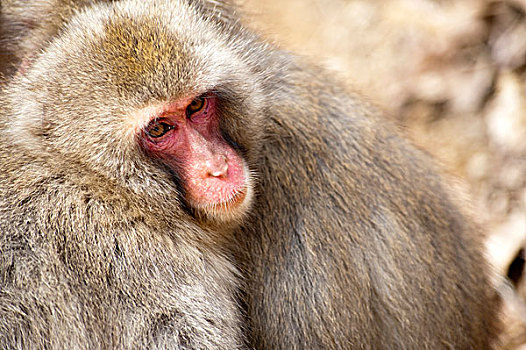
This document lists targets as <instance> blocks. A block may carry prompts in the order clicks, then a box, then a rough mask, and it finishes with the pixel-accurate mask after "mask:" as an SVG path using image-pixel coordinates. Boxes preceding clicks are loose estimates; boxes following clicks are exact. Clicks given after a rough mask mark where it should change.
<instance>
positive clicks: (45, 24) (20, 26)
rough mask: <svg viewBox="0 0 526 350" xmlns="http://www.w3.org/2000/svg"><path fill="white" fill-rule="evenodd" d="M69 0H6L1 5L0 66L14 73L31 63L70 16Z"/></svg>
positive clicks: (71, 6) (79, 3)
mask: <svg viewBox="0 0 526 350" xmlns="http://www.w3.org/2000/svg"><path fill="white" fill-rule="evenodd" d="M83 2H84V1H77V2H74V3H75V4H72V3H73V1H71V0H5V1H3V0H2V2H1V4H0V64H1V65H2V67H0V69H1V70H2V72H4V73H8V74H9V73H14V72H16V71H17V70H20V69H22V70H23V69H24V66H27V65H29V64H30V61H31V57H33V56H34V55H35V54H36V53H37V52H39V51H40V50H41V49H43V48H44V47H45V46H46V45H47V44H48V43H49V41H50V40H51V38H52V37H53V36H54V35H56V34H57V33H58V31H59V30H60V28H61V27H62V25H63V24H64V22H65V21H66V20H67V19H68V18H69V17H70V16H71V14H72V13H73V11H74V10H75V8H74V7H79V6H80V5H81V4H82V3H83Z"/></svg>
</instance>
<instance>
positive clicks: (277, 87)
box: [0, 0, 499, 349]
mask: <svg viewBox="0 0 526 350" xmlns="http://www.w3.org/2000/svg"><path fill="white" fill-rule="evenodd" d="M3 11H4V12H3V18H2V23H4V26H6V27H7V28H19V27H23V28H24V30H22V31H21V34H19V35H17V36H15V37H13V39H11V41H10V45H11V46H10V47H11V50H12V52H14V54H15V55H16V56H17V60H18V61H19V62H21V65H22V66H24V67H26V68H24V69H22V70H19V72H18V73H17V74H15V76H14V78H13V79H10V80H9V81H8V82H7V84H6V87H5V88H4V89H3V92H2V95H4V96H5V97H3V99H2V100H3V102H2V110H3V114H4V116H3V117H2V121H1V123H2V128H1V130H2V135H3V136H2V141H1V142H2V145H1V147H0V148H1V149H2V157H1V158H2V163H1V164H2V165H1V169H2V173H3V175H2V180H1V181H0V185H2V186H0V187H2V189H1V190H0V191H2V192H1V198H2V202H1V205H0V214H1V218H2V219H1V222H2V226H1V227H2V229H1V232H2V240H3V242H2V243H3V244H2V245H1V246H2V247H4V246H7V247H10V248H9V253H8V254H5V253H3V254H2V256H3V263H2V267H1V269H0V271H2V273H1V276H3V277H2V278H3V279H2V290H8V292H7V293H6V292H3V294H2V295H3V296H2V298H1V299H0V310H1V312H2V317H0V319H1V320H4V321H2V322H3V326H2V327H1V328H0V332H1V333H0V334H1V336H2V338H0V339H2V341H3V342H5V341H6V340H5V339H8V340H9V341H10V343H9V344H17V345H18V344H20V342H21V341H22V340H20V339H23V341H24V342H28V341H30V340H27V339H32V341H33V342H34V341H35V339H37V335H34V334H36V333H39V335H38V336H40V338H39V339H60V341H69V342H74V341H75V342H76V343H73V344H81V342H82V341H85V339H86V338H89V339H90V341H91V343H90V345H93V344H95V345H96V344H99V343H100V342H101V341H107V342H109V340H108V339H109V338H110V335H109V334H111V336H112V337H119V338H118V342H117V341H116V340H112V342H111V343H110V345H113V346H115V347H118V346H120V345H121V344H130V342H131V340H129V339H138V338H140V335H137V333H138V331H137V330H136V329H131V327H132V325H133V326H136V325H137V322H136V321H135V319H134V317H133V314H131V313H132V311H133V312H135V313H136V314H135V317H136V318H137V317H138V316H137V313H140V312H143V313H147V314H149V315H150V314H152V313H154V312H155V310H158V308H157V309H156V305H158V304H162V302H159V298H160V297H159V298H156V297H155V296H149V298H148V297H144V296H142V295H143V294H144V293H149V292H150V293H151V291H152V290H153V291H156V290H157V289H156V288H153V287H151V286H150V285H149V284H151V283H155V281H165V280H164V279H163V277H164V278H169V276H172V275H173V274H174V273H175V271H181V272H182V273H184V272H187V271H188V269H191V271H192V272H194V273H195V270H198V271H199V272H200V273H201V274H195V275H192V281H193V283H195V284H197V285H198V286H201V287H203V289H202V290H201V292H208V289H207V288H208V285H204V284H205V283H206V282H210V281H216V282H217V283H221V282H222V281H224V280H225V279H226V280H227V281H230V276H231V275H230V274H227V273H225V269H226V270H230V271H231V270H232V269H239V273H240V275H241V276H240V278H242V281H240V284H237V285H236V284H235V283H231V284H230V285H229V287H228V288H225V289H223V291H225V290H228V291H229V292H230V296H231V297H232V298H235V299H236V300H237V301H238V303H239V305H238V306H239V309H240V310H241V311H240V312H241V313H242V317H243V318H244V319H243V322H242V324H243V325H242V327H239V329H240V330H241V331H242V332H243V336H244V337H246V338H247V342H248V346H249V347H250V348H254V349H399V348H400V349H442V348H453V349H491V348H492V347H493V341H492V340H493V339H494V338H495V337H496V334H497V332H498V327H499V324H498V321H497V317H495V316H496V314H497V312H498V308H499V300H498V298H497V297H496V294H495V291H494V288H493V287H492V285H491V283H490V273H491V271H490V268H489V266H488V263H487V261H486V260H485V258H484V256H483V253H482V242H481V240H482V238H481V237H480V236H479V235H478V230H479V229H478V228H477V227H476V225H474V224H473V223H472V222H471V220H470V219H469V217H468V216H467V215H466V214H464V213H463V208H462V207H461V204H460V203H457V201H456V200H455V198H454V196H453V194H452V193H450V189H449V188H448V184H447V183H446V181H445V180H444V179H443V176H442V175H440V171H439V169H438V168H437V166H436V165H434V162H433V161H432V160H431V159H430V157H429V156H428V155H427V154H426V153H425V152H424V151H421V150H419V149H418V148H417V147H415V146H413V145H412V144H411V143H410V142H409V141H407V140H406V138H405V137H404V136H403V134H402V133H401V132H400V131H398V129H397V128H396V127H395V126H393V125H391V123H390V122H388V121H387V120H386V119H385V118H384V117H383V116H382V112H381V111H379V110H378V109H377V108H376V107H374V106H373V104H371V103H369V102H368V101H367V100H366V99H364V98H363V97H361V96H360V95H358V94H357V93H354V92H349V91H348V90H347V88H345V87H344V86H343V84H342V83H340V82H338V79H337V78H334V77H333V76H332V75H331V74H329V73H327V72H326V71H324V70H323V69H322V68H318V67H317V66H316V65H313V64H311V63H309V62H308V61H307V60H306V59H303V58H300V57H297V56H295V55H294V54H291V53H289V52H287V51H286V50H283V49H280V48H279V47H276V46H275V45H273V44H271V43H269V42H268V41H267V40H265V39H264V38H261V37H260V36H259V35H258V34H257V33H256V32H254V31H252V30H251V29H250V28H249V25H247V24H246V23H245V21H246V19H243V18H241V17H240V16H238V13H239V10H238V9H237V8H236V6H235V4H232V3H230V2H229V1H219V0H147V1H139V0H119V1H103V0H99V1H96V0H91V1H90V0H78V1H74V0H47V1H44V0H42V1H37V0H31V1H26V2H22V1H19V0H9V1H8V3H7V5H4V9H3ZM194 111H196V112H194ZM194 113H197V115H195V116H193V115H194ZM13 155H16V156H13ZM203 157H204V158H203ZM195 159H200V161H195ZM40 164H44V165H45V167H44V166H43V165H42V166H41V165H40ZM43 167H44V168H45V169H42V168H43ZM8 169H9V170H8ZM203 169H204V170H205V173H206V177H205V178H206V181H203V180H202V174H201V171H202V170H203ZM65 174H67V176H65ZM198 174H201V175H198ZM125 194H126V195H125ZM72 196H73V198H72ZM95 203H97V204H98V205H95ZM141 203H142V204H141ZM123 212H126V213H129V216H126V219H124V218H123V217H122V216H123V215H124V214H123ZM86 213H87V214H86ZM95 214H96V215H95ZM72 218H74V219H75V221H74V222H77V221H82V224H78V225H76V226H74V227H73V224H72V220H73V219H72ZM95 219H96V220H95ZM42 224H45V225H47V226H45V227H44V228H42ZM119 225H120V226H121V227H122V226H125V227H126V230H123V232H127V234H124V237H122V236H120V235H118V234H117V233H116V232H115V231H116V230H118V229H119ZM78 226H80V227H81V228H82V230H75V228H78ZM189 227H191V229H190V228H189ZM65 228H66V229H69V230H70V231H71V232H65V230H66V229H65ZM86 228H90V230H89V231H88V230H86ZM142 228H144V231H142V230H140V229H142ZM163 228H165V230H162V229H163ZM201 230H202V231H201ZM130 231H131V232H130ZM159 231H163V232H166V231H169V232H171V233H172V234H173V235H175V234H177V233H178V232H179V233H181V234H183V235H184V239H183V238H181V237H179V235H177V236H176V237H177V238H179V240H178V239H175V238H172V237H171V236H170V237H168V239H164V240H162V243H159V245H158V246H156V247H157V248H158V249H155V253H152V254H151V255H149V257H151V259H153V258H154V257H155V259H161V258H159V256H161V257H163V256H166V255H167V254H169V259H162V260H161V261H160V263H158V264H157V263H153V262H152V261H150V260H147V263H149V267H143V268H144V269H146V272H150V273H151V271H152V270H153V271H156V272H157V274H156V275H155V276H153V278H152V277H150V278H139V277H137V274H138V273H140V272H141V271H143V268H141V266H143V264H133V265H127V266H122V265H121V266H120V268H118V269H117V271H115V270H112V267H113V266H114V265H110V266H108V265H107V264H104V262H105V261H107V260H105V259H109V258H111V259H113V260H119V259H118V258H117V256H119V257H120V256H122V254H123V251H124V252H126V253H128V254H130V252H143V253H141V254H144V249H146V248H144V247H142V245H143V244H146V243H147V244H154V242H157V240H159V239H160V238H159V237H166V236H163V235H162V234H160V233H159ZM26 232H29V233H30V234H29V237H30V238H28V234H26ZM50 232H51V233H52V234H51V236H52V237H53V238H49V237H48V236H50V234H49V233H50ZM73 232H76V234H73ZM78 232H82V234H79V233H78ZM119 232H121V231H119ZM137 232H148V233H143V235H145V236H144V239H143V240H142V241H141V243H142V244H140V245H139V244H135V245H134V246H133V248H131V247H130V246H129V245H130V244H132V243H137V242H136V241H133V238H134V237H137V235H138V233H137ZM22 233H23V234H22ZM43 233H46V235H43ZM130 235H131V237H132V238H130ZM189 236H190V237H193V238H194V240H192V239H191V238H190V237H189ZM116 237H118V238H120V240H118V239H117V238H116ZM141 237H143V236H141ZM170 238H171V239H170ZM101 239H108V240H109V242H107V241H104V240H103V241H101ZM180 240H182V242H183V243H181V244H182V245H179V248H180V250H179V251H178V252H177V254H176V253H173V254H170V251H171V250H170V249H174V248H173V245H172V243H173V244H174V245H175V246H176V247H178V245H177V242H180ZM6 241H7V242H8V243H4V242H6ZM130 241H131V242H130ZM174 241H175V242H176V243H174ZM105 242H107V244H106V245H105V244H104V243H105ZM189 242H195V244H193V245H192V244H191V243H189ZM117 243H118V244H117ZM217 243H220V245H221V246H223V245H224V247H225V248H226V251H224V254H227V256H228V257H230V255H229V254H231V257H232V259H235V261H233V262H234V265H233V266H230V265H229V266H228V268H225V269H222V270H220V271H216V272H213V271H212V272H210V274H207V273H205V272H208V270H207V269H208V268H209V266H208V265H207V266H206V269H205V266H203V260H202V259H201V260H199V259H195V258H194V259H192V258H191V256H189V253H188V250H190V247H192V248H194V249H197V250H199V251H201V252H207V253H208V254H211V251H215V250H212V249H213V248H211V247H214V246H215V245H214V244H217ZM106 247H107V249H104V248H106ZM135 247H136V249H134V248H135ZM4 249H5V248H4ZM29 250H31V251H32V252H33V253H32V254H33V255H29V254H28V252H27V251H29ZM181 251H182V252H186V253H187V254H180V253H181ZM51 252H53V254H55V257H54V258H53V259H55V260H53V261H57V262H56V263H55V264H50V263H49V261H50V259H52V258H51V257H49V255H51ZM222 252H223V251H222ZM37 253H39V254H43V253H46V254H48V256H46V257H45V258H40V259H37V258H36V257H35V254H37ZM13 255H17V256H16V257H14V258H9V257H10V256H13ZM6 256H7V258H6ZM134 256H135V255H134ZM22 257H23V260H22ZM108 257H109V258H108ZM215 257H217V255H215ZM128 259H130V258H128ZM128 259H125V261H126V262H128V261H129V260H128ZM170 259H176V261H178V262H179V266H181V267H180V268H178V269H176V268H170V267H171V266H173V264H174V263H173V261H172V260H170ZM43 261H46V262H48V263H47V265H46V264H42V262H43ZM121 261H122V259H121ZM155 261H158V260H155ZM72 264H73V265H74V268H69V270H68V271H67V273H66V272H64V270H63V269H64V266H68V267H69V266H72ZM50 265H51V266H50ZM44 266H48V267H47V268H46V267H44ZM57 266H59V267H61V269H60V270H58V271H57V268H58V267H57ZM154 267H155V268H154ZM192 268H194V269H192ZM114 269H115V268H114ZM158 269H160V270H158ZM101 270H104V271H109V272H107V273H106V274H105V276H106V279H107V280H108V283H107V284H103V283H102V282H101V280H102V279H101V276H100V272H101ZM31 272H33V273H32V274H31ZM110 272H111V273H110ZM146 272H144V273H145V274H146ZM73 273H74V276H71V275H69V274H73ZM28 276H30V277H28ZM42 276H44V277H45V276H47V277H46V278H47V280H45V281H43V280H42V279H43V278H44V277H42ZM148 276H150V275H148ZM167 276H168V277H167ZM24 278H25V280H24V281H26V282H24V283H22V282H20V280H21V279H24ZM214 278H215V279H214ZM50 279H51V281H50ZM34 281H37V282H38V281H40V284H38V286H35V282H34ZM132 281H133V282H132ZM135 281H137V282H135ZM145 281H148V285H147V284H146V282H145ZM29 282H31V283H33V284H31V283H29ZM71 283H73V284H74V285H75V288H73V287H72V286H71V285H70V284H71ZM88 283H90V284H89V286H87V285H86V284H88ZM187 283H188V282H187V281H186V280H185V281H181V280H176V281H173V282H172V283H166V284H163V286H164V288H165V289H164V290H166V293H173V295H181V294H182V295H184V296H186V297H191V295H192V293H193V292H194V290H185V291H184V292H181V291H180V290H181V289H184V288H183V287H185V286H187ZM79 284H80V285H79ZM236 286H237V287H238V288H239V289H236ZM48 287H49V288H48ZM124 287H127V289H126V291H127V293H124V292H122V289H123V288H124ZM7 288H9V289H7ZM42 288H48V290H53V291H57V290H58V291H61V293H62V296H60V300H57V299H56V298H57V297H52V296H50V295H49V294H46V296H45V297H43V296H42V297H41V298H40V299H39V302H40V304H38V307H32V306H33V305H34V304H31V302H30V301H29V299H30V298H31V297H33V296H34V295H35V294H37V295H38V293H44V292H43V291H42ZM130 290H133V292H134V293H138V294H139V296H141V297H140V298H139V297H136V298H135V299H133V300H134V303H133V305H138V306H137V307H141V306H142V308H141V309H140V310H139V311H137V310H135V309H134V308H133V307H131V306H130V305H128V307H127V308H126V306H125V305H123V304H124V303H125V301H126V299H125V298H124V297H121V298H117V297H116V296H115V295H116V294H119V295H121V296H122V295H124V296H126V297H129V296H130V294H131V292H130ZM228 291H227V293H220V296H223V298H221V299H220V301H222V302H224V300H225V298H226V299H227V298H228V297H227V295H228ZM236 293H239V295H238V294H236ZM86 295H89V297H88V296H86ZM54 298H55V299H54ZM123 298H124V299H123ZM150 298H151V299H150ZM209 298H212V301H214V300H215V301H217V300H218V299H217V298H218V296H217V293H216V292H215V291H214V292H210V293H208V294H206V295H204V296H203V298H200V299H198V300H195V303H197V305H200V306H201V307H202V308H200V309H199V310H200V312H198V313H197V314H191V311H192V310H189V309H188V310H185V312H184V314H185V315H187V316H188V317H190V316H194V317H198V316H200V315H201V311H202V309H205V310H208V305H209V302H210V299H209ZM152 299H153V301H152V302H151V303H146V302H145V300H150V301H151V300H152ZM192 299H193V298H192ZM53 300H54V301H53ZM116 300H118V301H119V303H120V304H119V305H117V306H115V305H113V304H112V302H113V303H117V301H116ZM109 301H111V302H109ZM201 303H202V304H201ZM152 304H153V305H152ZM28 305H29V306H28ZM194 305H195V304H194ZM214 305H217V304H214ZM231 305H232V303H226V306H231ZM59 306H60V307H59ZM196 307H197V306H196ZM123 309H126V310H129V311H128V312H125V311H123ZM152 309H153V311H151V310H152ZM33 310H36V311H33ZM43 310H47V311H48V313H47V314H45V315H47V317H44V316H42V315H43V314H44V311H43ZM108 310H109V312H108ZM214 310H215V311H211V314H212V316H213V315H216V314H217V313H218V314H219V315H221V312H218V311H217V310H218V308H215V309H214ZM104 311H106V312H104ZM230 311H231V312H234V311H235V310H232V309H230ZM32 312H33V313H32ZM35 313H38V314H37V315H35ZM175 314H177V315H180V313H175ZM172 315H174V313H172ZM103 316H104V318H103ZM210 317H211V316H210ZM139 318H140V317H139ZM227 318H229V319H230V317H227ZM162 320H163V321H165V322H166V323H170V321H171V320H172V318H170V316H165V317H163V318H162ZM212 321H213V322H210V325H206V324H205V323H204V322H203V323H202V324H200V326H201V328H199V330H201V331H203V333H207V331H210V328H208V327H213V325H217V321H216V320H214V319H213V320H212ZM146 323H148V322H147V321H143V322H141V323H140V324H146ZM97 327H98V328H97ZM159 328H163V329H165V330H166V327H163V326H159V325H157V326H154V327H150V328H147V329H148V332H152V329H153V330H158V329H159ZM176 328H177V327H172V329H176ZM55 329H56V330H57V331H56V332H55V333H52V334H51V335H42V333H44V332H45V331H48V330H49V332H53V331H54V330H55ZM66 329H67V330H68V332H70V333H72V334H74V337H70V338H67V339H66V340H64V339H63V338H64V336H63V337H62V338H61V337H60V336H58V335H57V333H58V332H59V331H60V332H61V333H60V334H65V333H66V331H65V330H66ZM212 329H214V328H212ZM222 329H223V328H222ZM228 329H229V330H230V331H232V328H228ZM14 330H15V331H14ZM16 330H18V331H16ZM194 330H195V329H194ZM15 332H18V333H15ZM23 332H25V333H23ZM30 332H33V333H31V334H30ZM227 333H229V334H233V333H232V332H227ZM28 334H29V335H30V337H29V338H28ZM199 335H200V334H199V333H198V334H197V335H196V334H193V332H191V331H190V330H189V331H188V332H187V333H185V339H186V340H187V341H197V340H196V338H197V337H198V336H199ZM76 339H78V340H76ZM112 339H113V338H112ZM140 339H143V338H140ZM216 339H217V338H216ZM227 340H228V339H225V341H227ZM141 341H142V343H141ZM17 342H18V343H17ZM125 342H127V343H125ZM138 342H139V344H141V345H143V344H146V343H147V342H146V341H144V340H138ZM24 344H25V343H24ZM53 344H57V343H53ZM170 344H171V343H170ZM79 347H80V345H79ZM159 347H161V346H159ZM186 347H187V348H191V347H192V346H190V345H189V346H186ZM225 347H227V346H225Z"/></svg>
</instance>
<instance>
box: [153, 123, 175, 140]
mask: <svg viewBox="0 0 526 350" xmlns="http://www.w3.org/2000/svg"><path fill="white" fill-rule="evenodd" d="M174 128H175V126H173V125H170V124H168V123H166V122H163V121H160V120H153V121H152V122H151V123H150V124H148V127H147V128H146V132H147V133H148V135H149V136H150V137H151V138H154V139H156V138H159V137H161V136H163V135H164V134H166V133H167V132H168V131H170V130H172V129H174Z"/></svg>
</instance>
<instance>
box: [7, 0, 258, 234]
mask: <svg viewBox="0 0 526 350" xmlns="http://www.w3.org/2000/svg"><path fill="white" fill-rule="evenodd" d="M73 3H75V2H73ZM79 3H80V2H79ZM93 3H94V4H91V5H89V6H86V7H81V8H80V9H77V10H75V11H72V12H73V15H72V17H71V18H69V19H66V20H64V22H63V23H62V24H61V26H59V29H58V30H57V32H56V34H54V35H52V36H50V38H49V43H47V44H45V45H43V47H42V49H41V50H40V52H39V53H35V54H34V55H33V57H30V58H28V59H27V61H26V62H25V63H24V64H23V66H24V69H23V70H21V71H20V72H19V73H18V74H17V75H16V76H15V78H14V79H13V83H12V84H10V85H11V86H9V87H8V88H7V92H8V99H10V100H11V101H10V105H11V106H14V107H12V109H13V111H12V114H13V116H12V117H11V118H13V120H12V122H11V123H10V127H9V130H8V131H9V134H10V135H11V137H12V139H13V142H18V143H21V144H23V145H25V146H27V147H28V148H31V149H36V150H38V152H42V153H43V154H46V155H47V156H48V157H61V158H63V159H67V160H68V161H71V162H74V163H76V164H81V165H82V166H83V167H87V168H90V169H91V170H93V171H96V172H98V173H100V174H103V175H104V176H107V177H108V178H110V179H112V181H119V182H121V183H123V184H125V185H126V186H127V187H128V188H130V189H131V190H133V191H135V192H138V193H139V192H140V193H148V194H149V195H150V196H153V197H155V195H156V194H158V195H160V196H163V198H165V197H166V196H170V195H173V196H174V198H173V201H177V200H180V201H181V203H182V204H183V205H184V206H185V207H186V208H188V209H189V210H190V211H191V212H192V213H193V215H195V216H196V217H197V218H199V219H200V220H202V221H205V222H214V223H220V224H224V223H232V222H237V221H239V220H238V219H240V218H242V217H243V216H244V214H245V213H246V212H247V211H248V210H249V207H250V202H251V200H252V196H253V179H252V175H251V170H250V169H251V163H252V162H253V161H254V160H255V155H256V154H257V145H258V144H259V142H260V140H258V139H259V138H261V136H258V135H262V130H260V129H261V120H262V117H261V115H262V112H261V110H262V101H263V100H264V99H263V98H262V93H261V92H260V87H259V86H260V84H261V81H260V80H259V78H258V75H256V74H255V73H252V72H253V71H254V67H251V66H250V64H249V62H250V61H253V60H254V59H253V58H252V59H250V57H249V56H250V55H251V53H250V52H243V51H242V49H243V48H244V47H246V45H244V44H243V41H244V40H250V38H249V35H248V34H246V33H244V31H243V30H242V29H241V27H240V26H239V25H238V24H237V23H235V22H229V19H228V18H226V19H220V16H219V15H221V14H223V15H224V14H225V13H226V12H224V11H225V10H224V9H219V10H218V11H216V12H213V10H210V9H211V8H209V7H208V6H212V5H213V3H216V2H215V1H213V2H212V1H211V2H210V3H207V2H205V1H204V2H195V3H194V4H193V5H189V4H188V2H187V1H183V0H161V1H144V0H123V1H118V2H107V1H102V2H99V3H97V2H93ZM207 11H208V12H207ZM20 96H22V97H23V98H22V99H20Z"/></svg>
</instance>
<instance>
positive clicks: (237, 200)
mask: <svg viewBox="0 0 526 350" xmlns="http://www.w3.org/2000/svg"><path fill="white" fill-rule="evenodd" d="M246 196H247V187H246V186H245V187H243V188H242V189H241V190H239V191H236V192H234V193H233V194H232V195H231V196H230V198H228V199H226V200H224V201H221V202H218V203H213V204H212V203H211V204H209V208H210V209H212V210H214V211H230V210H232V209H235V208H237V207H239V206H240V205H241V204H242V203H243V202H244V201H245V198H246Z"/></svg>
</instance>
